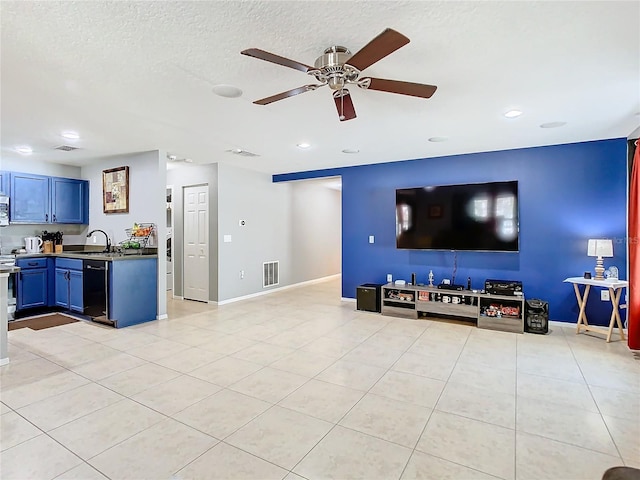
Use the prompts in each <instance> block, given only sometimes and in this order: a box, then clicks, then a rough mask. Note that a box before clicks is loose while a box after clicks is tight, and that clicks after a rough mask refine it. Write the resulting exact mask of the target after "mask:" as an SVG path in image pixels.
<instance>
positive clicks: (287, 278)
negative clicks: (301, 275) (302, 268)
mask: <svg viewBox="0 0 640 480" xmlns="http://www.w3.org/2000/svg"><path fill="white" fill-rule="evenodd" d="M240 220H244V221H245V222H246V224H245V226H240V225H239V221H240ZM224 235H231V239H232V241H231V242H230V243H225V242H224V241H223V239H224ZM274 260H279V261H280V285H281V286H282V285H289V284H291V283H292V274H291V272H292V265H291V186H290V185H289V184H287V183H272V181H271V175H267V174H265V173H259V172H254V171H250V170H244V169H241V168H237V167H233V166H231V165H228V164H219V165H218V301H224V300H228V299H232V298H236V297H241V296H245V295H249V294H252V293H258V292H262V291H264V290H265V289H264V288H263V287H262V263H263V262H268V261H274ZM241 270H242V271H244V272H245V275H244V279H241V278H240V271H241Z"/></svg>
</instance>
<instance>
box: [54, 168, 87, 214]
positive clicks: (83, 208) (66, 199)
mask: <svg viewBox="0 0 640 480" xmlns="http://www.w3.org/2000/svg"><path fill="white" fill-rule="evenodd" d="M51 222H52V223H86V224H88V223H89V182H87V181H86V180H77V179H73V178H59V177H52V178H51Z"/></svg>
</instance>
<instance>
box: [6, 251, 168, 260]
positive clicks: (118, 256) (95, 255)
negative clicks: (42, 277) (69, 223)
mask: <svg viewBox="0 0 640 480" xmlns="http://www.w3.org/2000/svg"><path fill="white" fill-rule="evenodd" d="M40 257H45V258H46V257H54V258H55V257H61V258H79V259H87V260H107V261H117V260H143V259H145V258H158V255H157V254H155V253H154V254H142V255H138V254H124V253H104V252H90V253H87V252H74V251H70V252H62V253H18V254H16V260H18V259H19V258H40Z"/></svg>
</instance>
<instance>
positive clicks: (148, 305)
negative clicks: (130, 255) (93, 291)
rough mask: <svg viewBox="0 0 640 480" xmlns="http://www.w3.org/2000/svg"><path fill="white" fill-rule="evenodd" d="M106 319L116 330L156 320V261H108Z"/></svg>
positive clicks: (154, 259) (143, 259)
mask: <svg viewBox="0 0 640 480" xmlns="http://www.w3.org/2000/svg"><path fill="white" fill-rule="evenodd" d="M108 272H109V283H108V284H109V299H108V312H109V320H110V321H112V322H113V323H114V326H115V327H116V328H122V327H128V326H130V325H137V324H138V323H143V322H149V321H151V320H156V319H157V318H158V259H157V258H152V257H149V258H145V257H138V258H137V259H135V260H125V259H123V260H116V261H112V262H109V268H108Z"/></svg>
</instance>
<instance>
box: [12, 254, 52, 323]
mask: <svg viewBox="0 0 640 480" xmlns="http://www.w3.org/2000/svg"><path fill="white" fill-rule="evenodd" d="M16 266H18V267H20V271H19V272H18V273H17V274H16V287H17V291H16V310H24V309H27V308H36V307H47V306H49V305H50V302H49V300H50V298H51V297H50V295H49V287H50V285H51V284H50V281H49V263H48V260H47V259H46V258H33V257H31V258H18V259H17V260H16Z"/></svg>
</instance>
